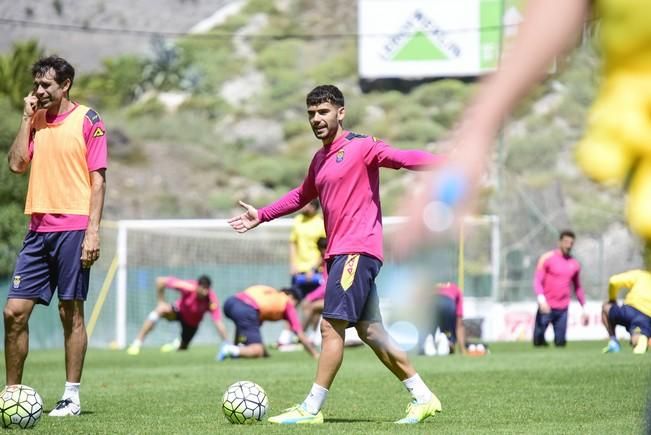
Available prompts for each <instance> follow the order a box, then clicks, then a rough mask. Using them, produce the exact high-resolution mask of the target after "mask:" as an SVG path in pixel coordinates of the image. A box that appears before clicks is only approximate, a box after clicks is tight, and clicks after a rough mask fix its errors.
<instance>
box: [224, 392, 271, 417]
mask: <svg viewBox="0 0 651 435" xmlns="http://www.w3.org/2000/svg"><path fill="white" fill-rule="evenodd" d="M268 409H269V399H268V398H267V393H265V391H264V390H263V389H262V387H261V386H260V385H258V384H256V383H254V382H250V381H239V382H236V383H234V384H233V385H231V386H230V387H228V389H227V390H226V392H224V397H223V398H222V411H223V412H224V416H225V417H226V420H228V421H230V422H231V423H233V424H252V423H255V422H257V421H260V420H262V419H263V418H264V416H265V415H266V414H267V410H268Z"/></svg>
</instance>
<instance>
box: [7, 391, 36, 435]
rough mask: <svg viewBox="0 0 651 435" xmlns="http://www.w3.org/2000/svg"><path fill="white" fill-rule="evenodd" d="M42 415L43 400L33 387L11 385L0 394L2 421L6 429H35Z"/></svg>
mask: <svg viewBox="0 0 651 435" xmlns="http://www.w3.org/2000/svg"><path fill="white" fill-rule="evenodd" d="M41 414H43V400H42V399H41V396H39V395H38V393H37V392H36V390H34V389H33V388H32V387H28V386H27V385H9V386H7V387H4V389H3V390H2V392H0V421H2V427H4V428H5V429H8V428H22V429H28V428H30V427H34V425H36V423H38V421H39V420H40V418H41Z"/></svg>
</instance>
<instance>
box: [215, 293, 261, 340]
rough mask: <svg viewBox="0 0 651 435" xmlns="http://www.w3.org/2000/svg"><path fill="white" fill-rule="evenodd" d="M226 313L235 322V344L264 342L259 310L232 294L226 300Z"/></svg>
mask: <svg viewBox="0 0 651 435" xmlns="http://www.w3.org/2000/svg"><path fill="white" fill-rule="evenodd" d="M224 315H225V316H226V317H228V318H229V319H231V320H232V321H233V323H235V340H234V343H235V344H245V345H246V344H256V343H262V335H260V313H259V312H258V310H256V309H255V308H253V307H252V306H251V305H249V304H247V303H246V302H244V301H243V300H241V299H238V298H236V297H235V296H231V297H230V298H228V299H226V302H224Z"/></svg>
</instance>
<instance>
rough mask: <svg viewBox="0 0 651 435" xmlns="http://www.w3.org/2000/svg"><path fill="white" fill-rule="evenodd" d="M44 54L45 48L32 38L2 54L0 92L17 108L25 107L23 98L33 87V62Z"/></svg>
mask: <svg viewBox="0 0 651 435" xmlns="http://www.w3.org/2000/svg"><path fill="white" fill-rule="evenodd" d="M42 55H43V49H41V48H40V47H39V46H38V43H37V42H36V41H33V40H32V41H27V42H19V43H16V44H14V46H13V49H12V51H11V52H10V53H8V54H6V55H4V56H0V94H2V95H6V96H7V98H8V99H9V102H10V103H11V106H12V107H13V108H14V109H16V110H22V109H23V98H25V96H26V95H27V92H29V90H30V89H31V87H32V74H31V68H32V64H33V63H34V62H36V60H38V58H40V57H41V56H42Z"/></svg>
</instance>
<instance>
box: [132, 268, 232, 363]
mask: <svg viewBox="0 0 651 435" xmlns="http://www.w3.org/2000/svg"><path fill="white" fill-rule="evenodd" d="M211 284H212V282H211V281H210V278H209V277H208V276H206V275H201V276H200V277H199V278H197V279H196V280H188V279H179V278H176V277H174V276H159V277H158V278H156V299H157V300H158V303H157V305H156V308H154V309H153V310H152V311H151V312H150V313H149V315H148V316H147V319H145V322H144V323H143V325H142V328H141V329H140V332H139V333H138V336H137V337H136V338H135V340H133V343H131V346H129V348H128V349H127V353H128V354H129V355H138V354H140V348H141V347H142V344H143V342H144V341H145V338H146V337H147V335H149V333H150V332H151V331H153V330H154V328H155V327H156V324H157V323H158V321H159V320H160V319H161V317H162V318H164V319H166V320H168V321H171V322H179V323H180V324H181V338H180V340H175V341H174V342H172V343H167V344H165V345H163V346H162V347H161V349H160V350H161V352H171V351H174V350H187V349H188V347H189V346H190V342H191V341H192V339H193V338H194V336H195V334H196V333H197V330H198V329H199V324H200V323H201V320H202V319H203V316H204V314H205V313H208V312H209V313H210V315H211V317H212V321H213V323H214V325H215V329H217V333H218V334H219V336H220V337H221V339H222V341H227V336H226V327H224V322H222V318H221V311H220V307H219V299H218V298H217V295H216V294H215V292H214V291H213V289H212V288H211V287H210V286H211ZM165 289H172V290H176V291H177V292H179V298H178V299H177V300H176V301H175V302H174V303H173V304H171V303H169V302H167V301H166V300H165Z"/></svg>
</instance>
